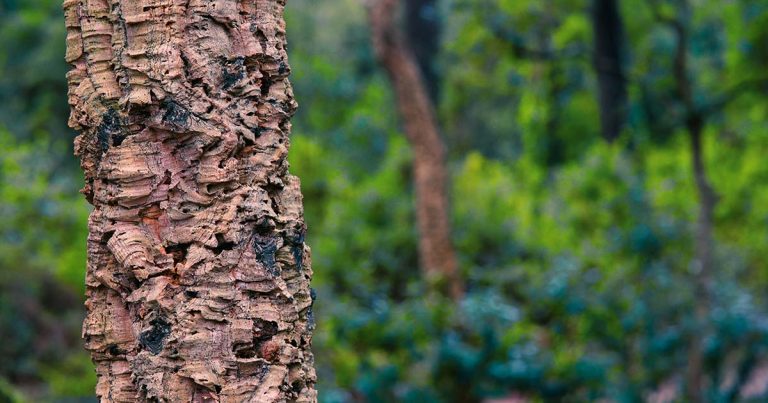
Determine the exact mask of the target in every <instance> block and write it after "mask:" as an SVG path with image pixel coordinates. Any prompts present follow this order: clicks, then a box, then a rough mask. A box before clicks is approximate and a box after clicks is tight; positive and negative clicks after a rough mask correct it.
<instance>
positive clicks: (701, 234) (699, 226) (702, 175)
mask: <svg viewBox="0 0 768 403" xmlns="http://www.w3.org/2000/svg"><path fill="white" fill-rule="evenodd" d="M654 5H655V3H654ZM654 10H655V11H654V12H655V14H656V17H657V19H659V20H661V21H662V22H665V23H667V24H668V25H669V27H670V28H671V29H672V31H673V33H674V34H675V39H676V42H677V43H676V46H675V54H674V57H673V75H674V78H675V86H676V90H677V96H678V98H679V100H680V102H681V103H682V105H683V107H684V110H685V122H684V123H685V128H686V130H687V131H688V137H689V141H690V150H691V165H692V168H693V179H694V184H695V186H696V191H697V194H698V198H699V213H698V219H697V223H696V232H695V234H694V239H695V241H694V257H693V261H692V262H691V266H692V269H693V273H694V302H695V304H696V306H695V310H696V312H695V318H696V326H697V328H696V329H695V330H694V334H693V335H692V337H691V341H690V347H689V351H688V374H687V382H686V384H687V391H686V393H687V398H688V400H689V401H691V402H702V401H705V399H704V391H705V382H704V380H705V373H704V346H703V339H704V336H705V335H706V329H707V327H708V324H707V322H708V315H709V311H710V304H711V299H712V281H713V272H714V256H713V254H712V250H713V248H714V239H713V234H712V232H713V226H714V211H715V206H716V205H717V194H716V193H715V191H714V189H713V188H712V185H711V184H710V183H709V179H708V177H707V172H706V167H705V162H704V161H705V158H704V149H703V144H702V140H703V139H702V137H703V134H704V129H705V127H706V116H705V114H704V113H703V112H702V110H701V109H700V108H699V107H698V106H697V105H696V103H695V102H694V98H693V90H694V83H693V82H692V80H691V78H690V75H689V74H690V73H689V71H688V70H689V69H688V46H689V44H688V41H689V40H690V37H689V36H690V35H689V28H688V21H689V20H690V18H691V9H690V4H689V3H688V1H687V0H683V1H681V2H680V5H679V9H678V10H677V15H675V16H674V17H667V16H664V15H662V14H661V11H660V10H659V8H655V9H654Z"/></svg>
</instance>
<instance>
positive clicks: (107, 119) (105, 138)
mask: <svg viewBox="0 0 768 403" xmlns="http://www.w3.org/2000/svg"><path fill="white" fill-rule="evenodd" d="M96 136H97V137H98V139H99V145H100V146H101V152H102V153H105V152H107V150H108V149H109V146H110V142H111V143H112V145H113V146H119V145H120V144H122V143H123V140H125V135H124V134H123V128H122V123H121V122H120V115H119V114H118V113H117V111H116V110H114V109H112V108H109V109H107V111H106V112H104V115H102V116H101V124H100V125H99V127H97V128H96Z"/></svg>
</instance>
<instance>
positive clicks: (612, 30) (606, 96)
mask: <svg viewBox="0 0 768 403" xmlns="http://www.w3.org/2000/svg"><path fill="white" fill-rule="evenodd" d="M592 31H593V35H594V42H595V52H594V56H593V57H594V58H593V66H594V69H595V73H596V74H597V83H598V104H599V105H600V127H601V133H602V135H603V138H604V139H605V140H606V141H608V142H613V141H614V140H616V139H617V138H618V137H619V136H620V135H621V130H622V129H623V127H624V123H625V120H626V112H627V111H626V110H627V88H626V82H625V77H624V70H623V68H622V61H621V57H622V49H623V47H624V42H623V37H624V32H623V31H624V23H623V22H622V19H621V14H620V11H619V7H618V4H617V1H616V0H593V2H592Z"/></svg>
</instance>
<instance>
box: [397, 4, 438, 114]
mask: <svg viewBox="0 0 768 403" xmlns="http://www.w3.org/2000/svg"><path fill="white" fill-rule="evenodd" d="M440 22H441V21H440V15H439V12H438V8H437V0H406V1H405V37H406V38H408V47H409V48H410V49H411V51H412V52H413V56H414V58H415V59H416V63H417V64H418V65H419V71H421V76H422V77H423V78H424V83H425V85H426V87H427V90H428V93H429V96H430V99H431V100H432V102H433V103H436V102H437V100H438V97H439V93H440V80H439V77H438V74H437V66H436V63H435V62H436V59H437V56H438V53H439V52H440V31H441V23H440Z"/></svg>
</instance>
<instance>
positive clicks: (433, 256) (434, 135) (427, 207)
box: [368, 0, 463, 299]
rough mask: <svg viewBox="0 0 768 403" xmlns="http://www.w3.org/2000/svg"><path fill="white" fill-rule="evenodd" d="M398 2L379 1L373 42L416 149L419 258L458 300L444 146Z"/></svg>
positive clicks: (373, 20)
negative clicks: (402, 28) (401, 25)
mask: <svg viewBox="0 0 768 403" xmlns="http://www.w3.org/2000/svg"><path fill="white" fill-rule="evenodd" d="M397 6H398V0H375V1H374V2H373V4H372V5H371V6H370V9H369V10H368V15H369V20H370V25H371V34H372V40H373V46H374V49H375V51H376V55H377V57H378V59H379V62H380V63H381V65H382V66H383V67H384V70H385V71H386V72H387V76H388V77H389V80H390V82H391V83H392V87H393V88H394V92H395V96H396V98H397V109H398V111H399V113H400V117H401V119H402V122H403V126H404V129H405V134H406V137H407V138H408V141H409V142H410V144H411V148H412V149H413V156H414V158H413V182H414V187H415V190H416V218H417V222H418V229H419V260H420V264H421V266H422V269H423V271H424V272H425V275H426V277H427V281H428V282H430V283H434V284H436V285H437V286H438V287H439V288H441V289H442V290H443V292H445V293H446V294H447V295H450V296H451V297H452V298H454V299H458V298H460V297H461V296H462V294H463V284H462V281H461V278H460V276H459V271H458V261H457V259H456V252H455V251H454V248H453V243H452V241H451V236H450V235H451V227H450V220H449V208H448V192H447V180H448V173H447V169H446V163H445V146H444V144H443V142H442V140H441V139H440V135H439V130H438V127H437V121H436V119H435V112H434V107H433V105H432V102H431V101H430V99H429V95H428V93H427V90H426V86H425V85H424V80H423V79H422V77H421V75H420V73H419V68H418V65H417V64H416V62H415V60H414V58H413V56H412V55H411V54H410V51H409V49H408V47H407V46H406V44H405V42H404V41H403V39H402V37H401V35H400V33H399V32H398V30H397V28H396V26H395V21H394V19H395V12H396V10H397Z"/></svg>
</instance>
